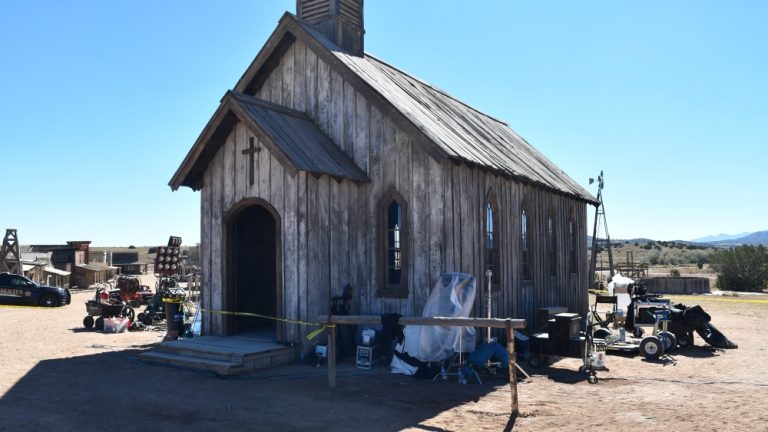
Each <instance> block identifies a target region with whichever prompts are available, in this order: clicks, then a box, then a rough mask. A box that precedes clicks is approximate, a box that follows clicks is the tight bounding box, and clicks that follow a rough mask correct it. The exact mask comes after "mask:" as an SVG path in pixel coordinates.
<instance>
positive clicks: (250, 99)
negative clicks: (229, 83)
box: [225, 90, 309, 120]
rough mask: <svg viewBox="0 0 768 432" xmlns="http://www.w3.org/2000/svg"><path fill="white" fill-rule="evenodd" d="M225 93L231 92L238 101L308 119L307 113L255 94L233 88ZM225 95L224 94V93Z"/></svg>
mask: <svg viewBox="0 0 768 432" xmlns="http://www.w3.org/2000/svg"><path fill="white" fill-rule="evenodd" d="M227 94H231V95H232V97H234V98H235V99H237V100H238V101H240V102H243V103H247V104H252V105H258V106H260V107H262V108H265V109H268V110H272V111H279V112H281V113H283V114H287V115H290V116H293V117H296V118H300V119H302V120H308V119H309V116H307V113H305V112H302V111H298V110H295V109H293V108H290V107H287V106H285V105H280V104H276V103H274V102H270V101H268V100H264V99H259V98H257V97H256V96H251V95H249V94H245V93H241V92H238V91H235V90H227ZM225 97H226V95H225Z"/></svg>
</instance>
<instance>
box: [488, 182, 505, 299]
mask: <svg viewBox="0 0 768 432" xmlns="http://www.w3.org/2000/svg"><path fill="white" fill-rule="evenodd" d="M499 234H500V233H499V216H498V212H497V205H496V200H495V198H494V196H493V194H492V193H489V195H488V200H487V201H486V203H485V248H484V255H485V269H486V270H490V271H491V287H493V288H494V289H498V288H499V281H500V280H501V265H500V262H501V260H500V259H501V257H500V252H499V244H500V238H501V236H500V235H499Z"/></svg>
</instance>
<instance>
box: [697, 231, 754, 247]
mask: <svg viewBox="0 0 768 432" xmlns="http://www.w3.org/2000/svg"><path fill="white" fill-rule="evenodd" d="M710 243H713V244H717V245H722V246H739V245H764V246H768V231H758V232H754V233H752V234H748V235H746V236H743V237H739V238H736V239H729V240H722V241H716V242H710Z"/></svg>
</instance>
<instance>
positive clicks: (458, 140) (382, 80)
mask: <svg viewBox="0 0 768 432" xmlns="http://www.w3.org/2000/svg"><path fill="white" fill-rule="evenodd" d="M288 18H289V19H293V20H295V21H296V22H297V23H298V24H299V25H300V27H301V28H302V29H304V30H305V31H306V32H307V33H308V34H309V35H311V36H312V37H313V38H314V39H316V40H317V41H318V42H319V43H320V44H321V45H322V46H323V47H325V48H326V49H328V51H330V52H331V53H332V54H333V55H334V56H335V57H336V58H337V59H339V61H341V63H342V64H344V65H345V66H346V67H348V68H349V69H350V70H351V71H352V72H354V73H355V74H356V75H357V76H359V77H360V78H361V79H362V80H364V81H365V82H366V83H367V84H368V85H369V86H371V87H372V88H373V89H374V90H375V91H377V92H378V93H379V94H381V95H382V96H383V97H384V98H386V99H387V100H388V101H389V102H390V103H391V104H392V105H393V106H394V107H395V108H396V109H397V110H398V111H400V112H401V113H402V114H403V115H405V116H406V117H407V118H408V119H409V120H410V121H411V122H413V124H414V125H415V126H416V127H417V128H419V129H420V130H421V131H422V132H423V133H424V134H425V135H427V136H428V137H429V138H430V139H431V140H432V141H433V142H434V143H435V144H436V145H437V146H438V147H439V148H441V149H442V150H443V151H444V152H445V153H446V154H448V155H449V156H450V157H451V158H454V159H458V160H461V161H465V162H470V163H473V164H477V165H481V166H484V167H488V168H490V169H492V170H495V171H499V172H501V173H504V174H507V175H510V176H512V177H516V178H522V179H526V180H528V181H530V182H532V183H535V184H538V185H541V186H544V187H546V188H549V189H553V190H556V191H560V192H563V193H566V194H569V195H575V196H577V197H579V198H582V199H584V200H586V201H589V202H596V199H595V197H594V196H592V194H590V193H589V192H588V191H587V190H586V189H584V188H583V187H582V186H581V185H579V184H578V183H577V182H575V181H574V180H573V179H572V178H571V177H569V176H568V174H566V173H565V172H564V171H563V170H561V169H560V168H558V167H557V166H556V165H555V164H554V163H552V162H551V161H550V160H549V159H547V158H546V157H545V156H544V155H543V154H542V153H541V152H539V151H538V150H536V149H535V148H534V147H533V146H531V145H530V144H529V143H528V142H527V141H525V140H524V139H523V138H522V137H520V135H518V134H517V133H516V132H515V131H514V130H512V128H510V127H509V126H508V125H507V124H506V123H504V122H502V121H500V120H497V119H495V118H493V117H491V116H489V115H487V114H484V113H482V112H480V111H478V110H476V109H474V108H472V107H470V106H469V105H467V104H465V103H463V102H461V101H459V100H457V99H456V98H454V97H452V96H450V95H449V94H447V93H446V92H444V91H442V90H440V89H438V88H436V87H434V86H432V85H430V84H428V83H426V82H424V81H421V80H419V79H417V78H414V77H413V76H411V75H408V74H407V73H405V72H403V71H401V70H399V69H397V68H394V67H392V66H390V65H389V64H387V63H385V62H383V61H381V60H379V59H377V58H375V57H373V56H371V55H368V54H366V55H365V56H364V57H358V56H355V55H352V54H348V53H347V52H345V51H344V50H343V49H341V48H339V47H338V46H337V45H335V44H334V43H333V42H331V41H330V40H328V39H327V38H326V37H325V36H324V35H323V34H322V33H321V32H319V31H317V30H316V29H315V28H314V27H312V26H311V25H310V24H308V23H306V22H303V21H302V20H300V19H298V18H296V17H295V16H292V15H291V16H289V17H288Z"/></svg>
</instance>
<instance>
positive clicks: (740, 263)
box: [709, 245, 768, 291]
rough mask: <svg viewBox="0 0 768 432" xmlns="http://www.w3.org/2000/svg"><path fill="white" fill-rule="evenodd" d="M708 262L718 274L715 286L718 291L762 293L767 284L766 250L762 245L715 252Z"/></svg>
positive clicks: (767, 258) (767, 259) (767, 257)
mask: <svg viewBox="0 0 768 432" xmlns="http://www.w3.org/2000/svg"><path fill="white" fill-rule="evenodd" d="M709 262H710V265H711V266H712V268H714V269H715V270H716V271H717V272H718V273H719V274H718V275H717V286H718V287H719V288H720V289H723V290H731V291H762V290H763V289H765V288H766V285H767V284H768V249H766V247H765V246H763V245H759V246H750V245H746V246H738V247H735V248H732V249H725V250H719V251H715V252H714V253H713V254H712V255H711V256H710V258H709Z"/></svg>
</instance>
